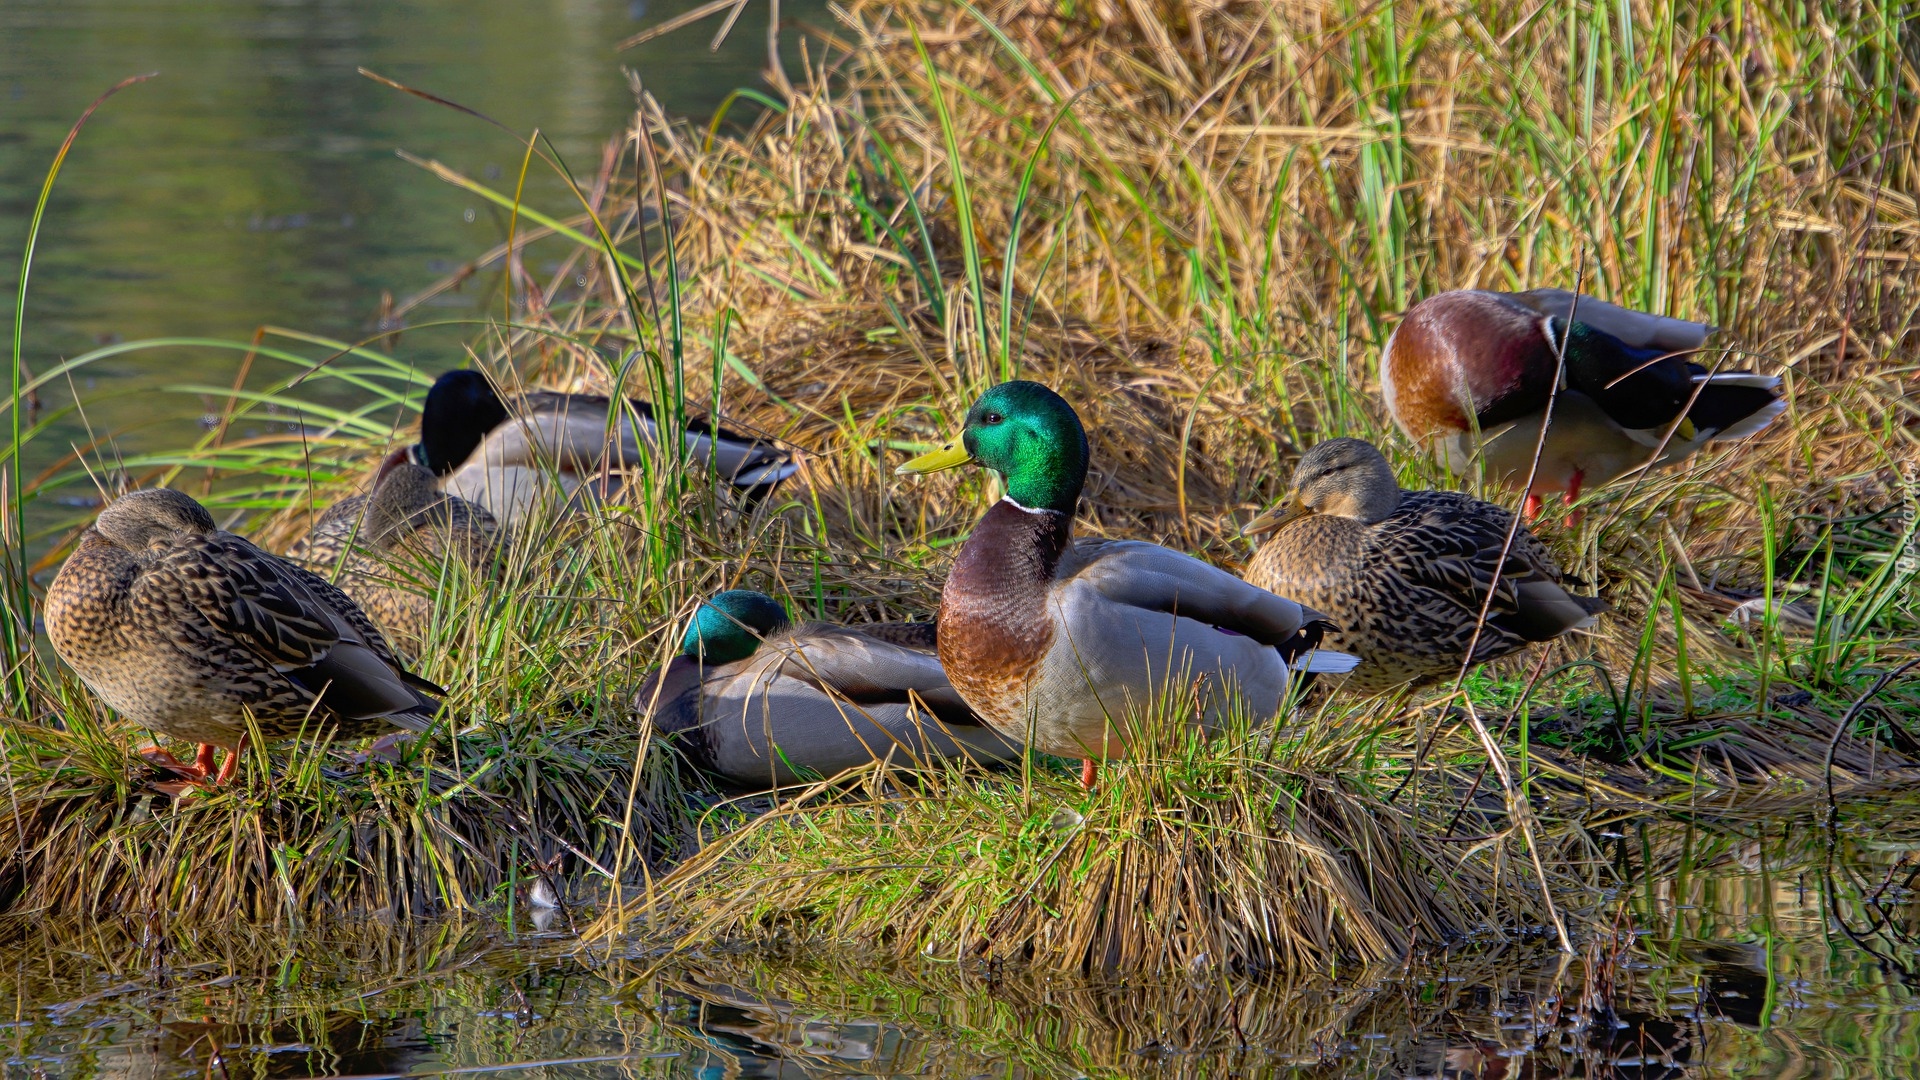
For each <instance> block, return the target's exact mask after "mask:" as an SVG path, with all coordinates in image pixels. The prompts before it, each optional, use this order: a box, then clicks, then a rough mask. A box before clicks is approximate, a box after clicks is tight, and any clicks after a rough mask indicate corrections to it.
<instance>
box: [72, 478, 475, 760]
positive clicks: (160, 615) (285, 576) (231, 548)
mask: <svg viewBox="0 0 1920 1080" xmlns="http://www.w3.org/2000/svg"><path fill="white" fill-rule="evenodd" d="M46 620H47V636H48V637H49V638H51V639H52V641H53V647H54V651H56V652H57V653H59V654H60V658H61V659H63V660H65V661H66V662H67V663H68V664H69V665H71V666H72V667H73V669H74V671H75V672H77V673H78V674H79V676H80V678H81V680H82V681H84V682H85V683H86V684H87V686H88V687H89V688H91V689H92V690H93V692H94V693H96V694H98V695H100V697H101V699H102V700H104V701H105V702H106V703H107V704H108V705H110V706H112V707H113V708H114V709H115V710H117V711H118V712H119V713H120V714H121V715H122V716H124V717H126V718H127V719H129V720H132V721H134V722H135V723H138V724H142V725H145V726H146V727H149V728H152V729H154V730H155V731H159V732H163V733H165V734H168V735H172V736H175V737H177V738H182V739H190V740H192V741H194V742H197V743H200V744H202V747H203V751H202V754H201V758H200V761H201V765H200V766H198V767H195V766H178V771H181V772H182V773H184V774H186V775H190V776H196V778H199V775H198V774H201V773H202V772H203V771H204V768H205V767H206V765H207V764H208V763H210V762H211V760H212V751H211V750H210V749H206V748H208V747H211V746H225V747H229V748H233V747H238V746H239V745H240V744H241V742H242V741H243V740H244V739H245V738H246V733H247V718H248V716H249V714H250V715H251V716H252V718H253V722H254V724H255V725H256V726H257V727H258V728H259V731H260V734H261V735H262V736H263V737H265V738H268V739H280V738H286V737H288V736H292V735H295V734H298V733H300V732H302V731H303V730H304V731H306V732H308V733H310V734H316V735H317V734H319V733H320V732H322V731H324V730H326V729H332V730H333V731H335V732H337V733H338V735H339V736H340V737H342V738H354V737H358V736H362V735H370V734H374V733H377V732H381V731H384V730H388V729H389V728H390V726H391V725H393V724H398V725H400V726H402V727H410V728H421V727H424V726H425V725H426V723H427V722H428V721H429V720H431V719H432V718H433V715H434V712H435V710H436V708H437V705H436V703H435V701H434V700H433V698H431V697H428V696H427V695H426V694H424V693H422V690H423V689H425V690H433V691H435V692H438V688H436V687H434V686H433V685H432V684H431V683H428V682H426V681H425V680H422V679H418V678H415V677H414V676H413V675H410V674H408V673H407V671H406V670H405V669H404V668H402V667H401V664H400V661H399V659H398V658H397V657H395V656H394V654H393V650H392V649H390V648H388V646H387V643H386V641H385V639H383V638H382V637H381V636H380V631H379V630H377V629H375V628H374V625H373V623H371V622H370V621H368V619H367V617H366V616H365V615H364V614H362V613H361V611H360V609H359V608H357V607H355V606H354V603H353V601H352V600H350V599H349V598H348V597H347V596H346V595H345V594H344V593H342V592H341V591H340V590H338V589H336V588H334V587H333V586H332V585H329V584H328V583H327V582H326V581H325V580H323V579H321V578H319V577H317V576H315V575H313V574H311V573H309V572H307V571H306V570H303V569H301V568H299V567H297V566H294V565H292V564H291V563H288V562H285V561H284V560H281V559H279V558H277V557H275V556H273V555H270V554H268V553H267V552H265V551H262V550H260V549H259V548H257V547H255V546H253V545H252V544H250V543H248V542H247V541H245V540H243V539H241V538H240V537H238V536H235V535H233V534H232V533H227V532H221V531H220V530H218V529H216V528H215V527H214V523H213V518H212V516H211V515H209V514H208V513H207V510H206V508H205V507H203V506H201V505H200V504H199V503H197V502H195V501H194V500H193V499H191V498H189V497H187V496H186V495H182V494H180V493H179V492H177V491H170V490H167V489H165V488H157V489H153V490H149V491H136V492H133V493H131V494H128V495H123V496H121V497H120V498H118V499H116V500H114V501H113V503H112V504H111V505H109V506H108V507H107V508H106V509H105V510H102V511H101V512H100V516H99V518H98V519H97V520H95V522H94V524H93V526H92V527H91V528H89V529H88V530H87V531H86V532H85V533H84V534H82V536H81V538H80V544H79V546H78V547H77V548H76V549H75V550H74V552H73V554H72V555H70V556H69V557H68V558H67V561H66V564H65V565H63V566H62V567H61V568H60V573H59V574H58V575H57V576H56V577H55V578H54V580H53V585H52V586H51V587H50V588H49V589H48V590H47V606H46ZM231 765H232V762H231V759H230V760H229V767H228V769H225V770H222V773H223V777H224V774H225V773H227V772H229V771H230V770H231ZM170 767H174V766H170Z"/></svg>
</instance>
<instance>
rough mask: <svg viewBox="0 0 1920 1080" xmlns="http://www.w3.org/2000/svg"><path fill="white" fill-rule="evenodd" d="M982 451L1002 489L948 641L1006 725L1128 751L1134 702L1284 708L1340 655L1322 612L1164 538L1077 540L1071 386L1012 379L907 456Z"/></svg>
mask: <svg viewBox="0 0 1920 1080" xmlns="http://www.w3.org/2000/svg"><path fill="white" fill-rule="evenodd" d="M970 462H977V463H978V464H980V465H983V466H985V467H986V468H989V469H992V470H993V471H995V472H997V473H999V474H1000V476H1001V477H1002V478H1003V479H1004V480H1005V482H1006V495H1005V497H1003V498H1002V499H1001V500H1000V501H999V502H998V503H996V504H994V506H993V507H992V508H991V509H990V510H988V511H987V514H986V516H985V517H983V518H981V519H980V523H979V524H978V525H977V526H975V527H974V530H973V534H972V535H971V536H969V537H968V538H967V542H966V544H965V546H964V547H962V548H961V549H960V555H959V558H958V559H957V560H956V561H955V563H954V566H953V572H952V573H951V574H950V575H949V576H948V577H947V582H946V586H945V588H944V590H943V591H942V593H941V596H940V615H939V653H940V662H941V664H942V665H943V666H944V667H945V668H946V672H947V677H948V678H949V679H951V680H952V682H953V687H954V689H956V690H958V691H959V692H960V696H961V698H963V699H964V700H965V701H966V703H967V704H968V705H970V706H972V707H973V711H974V712H976V713H978V714H979V715H980V716H981V717H982V718H983V719H985V720H986V721H987V723H989V724H991V725H992V726H993V727H994V728H995V729H996V730H998V731H999V732H1000V733H1001V734H1002V735H1005V736H1007V737H1008V738H1012V739H1020V740H1022V741H1025V742H1027V743H1029V744H1030V745H1032V746H1034V747H1035V748H1036V749H1039V750H1043V751H1045V752H1047V753H1049V754H1056V755H1060V756H1062V757H1074V758H1081V759H1083V760H1084V761H1085V763H1086V764H1085V766H1084V771H1083V773H1082V778H1083V779H1084V780H1086V781H1087V782H1088V783H1089V784H1091V783H1092V780H1093V774H1094V769H1095V766H1096V763H1097V762H1099V761H1100V760H1102V759H1105V758H1119V757H1125V756H1127V753H1128V749H1129V746H1130V744H1131V743H1132V742H1133V741H1134V735H1135V733H1134V732H1133V731H1132V730H1131V726H1132V719H1131V718H1132V717H1133V716H1135V715H1145V714H1146V712H1147V711H1148V710H1149V709H1150V708H1151V707H1152V706H1153V705H1154V704H1155V703H1156V702H1161V701H1165V700H1168V699H1169V698H1172V699H1177V700H1182V701H1185V700H1189V699H1190V701H1191V704H1192V706H1193V715H1194V717H1195V718H1196V719H1197V720H1198V721H1199V722H1200V723H1202V724H1203V725H1205V726H1207V727H1208V728H1209V729H1211V728H1212V727H1213V726H1215V725H1217V724H1218V723H1219V722H1220V721H1221V720H1222V719H1223V718H1224V717H1225V716H1226V714H1227V712H1228V709H1229V707H1230V702H1231V700H1232V699H1233V698H1234V697H1235V696H1237V697H1238V699H1239V700H1240V701H1241V702H1243V703H1244V707H1245V709H1246V711H1247V712H1248V713H1250V714H1251V715H1253V716H1255V717H1270V716H1273V715H1275V714H1277V713H1278V712H1279V711H1280V709H1281V707H1282V705H1283V704H1284V702H1285V700H1286V697H1287V689H1288V683H1289V681H1290V676H1291V674H1292V672H1293V671H1294V669H1295V667H1296V666H1300V667H1302V668H1303V669H1305V670H1311V671H1329V672H1331V671H1347V670H1351V669H1352V667H1353V666H1354V664H1355V662H1356V661H1355V659H1354V658H1353V657H1351V656H1347V655H1345V654H1342V653H1331V652H1327V651H1324V650H1316V646H1317V645H1318V644H1319V641H1320V637H1321V635H1322V633H1324V632H1325V631H1326V630H1327V629H1329V628H1330V627H1329V625H1328V623H1327V621H1326V619H1325V617H1324V616H1322V615H1321V614H1320V613H1318V612H1315V611H1311V610H1308V609H1306V608H1303V607H1301V606H1300V605H1299V604H1297V603H1295V602H1293V601H1292V600H1287V599H1283V598H1282V597H1279V596H1275V595H1274V594H1272V593H1270V592H1268V591H1266V590H1265V589H1260V588H1256V587H1255V586H1253V585H1250V584H1248V583H1247V582H1245V581H1242V580H1241V579H1239V578H1237V577H1234V576H1233V575H1232V574H1229V573H1227V572H1226V571H1224V570H1221V569H1219V568H1217V567H1214V566H1210V565H1208V564H1207V563H1204V562H1201V561H1200V560H1199V559H1195V558H1193V557H1191V556H1188V555H1183V554H1181V553H1180V552H1177V551H1171V550H1169V549H1167V548H1164V547H1160V546H1159V545H1157V544H1149V543H1143V542H1139V541H1125V540H1075V539H1074V538H1073V514H1074V509H1075V506H1076V504H1077V503H1078V501H1079V498H1080V491H1081V488H1082V487H1084V486H1085V484H1086V478H1087V464H1088V447H1087V435H1086V431H1085V429H1084V428H1082V427H1081V424H1080V418H1079V416H1078V415H1077V414H1076V413H1075V412H1074V411H1073V407H1072V406H1071V405H1069V404H1067V402H1066V400H1065V399H1063V398H1061V396H1060V395H1058V394H1056V393H1054V392H1053V391H1052V390H1049V389H1048V388H1046V387H1044V386H1041V385H1040V384H1039V383H1033V382H1024V381H1015V382H1005V383H1001V384H999V385H998V386H995V387H993V388H992V389H990V390H988V391H987V392H986V393H985V394H983V395H981V397H980V400H979V401H977V402H975V403H974V405H973V408H972V409H970V410H969V411H968V412H967V419H966V428H965V431H964V432H963V433H962V435H961V437H960V439H959V440H957V441H956V442H955V443H953V444H950V445H948V446H946V447H944V448H942V449H939V450H935V451H933V452H932V453H928V454H923V455H921V456H920V457H917V458H914V459H913V460H912V461H909V462H907V463H906V464H905V465H902V466H900V469H899V471H900V472H902V473H931V472H937V471H939V470H942V469H949V468H953V467H955V466H959V465H964V464H968V463H970Z"/></svg>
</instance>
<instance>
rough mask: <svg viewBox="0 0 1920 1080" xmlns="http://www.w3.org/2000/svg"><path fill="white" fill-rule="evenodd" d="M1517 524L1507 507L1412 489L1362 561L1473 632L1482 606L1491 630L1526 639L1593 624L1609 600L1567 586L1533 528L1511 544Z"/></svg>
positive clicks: (1441, 620) (1440, 616)
mask: <svg viewBox="0 0 1920 1080" xmlns="http://www.w3.org/2000/svg"><path fill="white" fill-rule="evenodd" d="M1512 522H1513V516H1512V515H1511V514H1509V513H1508V512H1507V511H1505V510H1503V509H1501V508H1500V507H1497V506H1494V505H1492V504H1490V503H1485V502H1481V501H1480V500H1478V499H1474V498H1471V497H1469V496H1466V495H1461V494H1459V493H1457V492H1445V491H1421V492H1409V493H1408V494H1407V496H1406V498H1405V500H1404V501H1403V502H1402V504H1401V510H1400V512H1399V513H1397V514H1395V515H1394V516H1393V517H1391V518H1388V519H1387V520H1386V521H1384V522H1382V523H1381V524H1380V525H1379V526H1377V527H1376V528H1375V529H1374V531H1373V534H1372V538H1371V541H1370V544H1369V549H1370V550H1369V551H1368V552H1367V553H1366V555H1364V556H1363V559H1362V562H1363V563H1364V564H1365V565H1369V566H1374V567H1377V568H1379V569H1381V570H1382V571H1384V572H1386V573H1390V574H1392V575H1393V576H1394V577H1395V578H1397V579H1398V580H1399V582H1400V588H1399V589H1398V590H1397V591H1398V592H1399V593H1400V594H1401V595H1402V596H1403V597H1405V598H1406V599H1407V602H1409V603H1413V604H1417V605H1421V606H1426V607H1428V608H1430V609H1432V610H1430V611H1429V614H1430V615H1431V616H1432V617H1433V619H1434V621H1435V622H1436V623H1438V624H1440V625H1453V626H1462V627H1463V628H1465V630H1466V633H1468V634H1469V635H1470V634H1471V627H1472V625H1473V623H1474V622H1476V621H1477V620H1478V618H1479V616H1480V610H1481V607H1482V605H1485V606H1486V611H1487V624H1488V627H1489V628H1491V629H1494V630H1497V631H1500V632H1502V633H1505V634H1510V635H1512V636H1513V637H1515V638H1518V639H1520V640H1521V641H1547V640H1549V639H1551V638H1555V637H1558V636H1560V635H1561V634H1564V633H1566V632H1567V631H1568V630H1573V629H1577V628H1582V627H1585V626H1589V625H1591V624H1592V622H1593V616H1594V615H1596V614H1598V613H1599V612H1601V611H1604V610H1606V609H1607V604H1606V603H1605V601H1602V600H1599V599H1597V598H1595V597H1579V596H1574V595H1572V594H1571V593H1569V592H1567V590H1566V588H1565V587H1564V585H1563V584H1562V580H1563V576H1562V574H1561V571H1560V568H1559V567H1558V566H1556V565H1555V564H1554V562H1553V559H1552V557H1551V556H1550V555H1548V553H1547V550H1546V548H1545V546H1544V545H1542V544H1541V543H1540V541H1539V540H1537V539H1535V538H1534V536H1533V534H1532V533H1529V532H1527V531H1526V530H1525V529H1520V530H1518V531H1517V532H1515V533H1514V535H1513V541H1512V543H1511V544H1510V545H1509V544H1508V542H1507V531H1508V529H1509V528H1510V527H1511V525H1512ZM1503 552H1504V554H1503ZM1489 591H1492V593H1493V599H1492V601H1491V603H1489V602H1488V599H1487V594H1488V592H1489ZM1494 644H1495V642H1494V641H1493V640H1492V639H1489V640H1487V641H1486V642H1483V648H1481V649H1477V650H1476V651H1504V650H1493V649H1492V648H1491V647H1492V646H1493V645H1494ZM1462 647H1463V648H1464V643H1463V644H1462Z"/></svg>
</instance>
